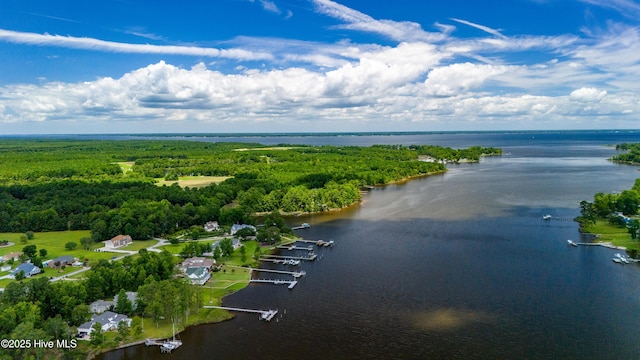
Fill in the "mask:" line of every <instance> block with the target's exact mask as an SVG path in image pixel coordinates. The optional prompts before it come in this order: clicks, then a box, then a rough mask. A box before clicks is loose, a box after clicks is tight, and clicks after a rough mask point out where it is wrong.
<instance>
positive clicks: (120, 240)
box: [104, 235, 133, 249]
mask: <svg viewBox="0 0 640 360" xmlns="http://www.w3.org/2000/svg"><path fill="white" fill-rule="evenodd" d="M131 243H133V239H131V236H129V235H118V236H116V237H114V238H113V239H111V240H107V241H105V242H104V247H106V248H109V249H115V248H119V247H123V246H127V245H129V244H131Z"/></svg>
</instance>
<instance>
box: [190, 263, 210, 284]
mask: <svg viewBox="0 0 640 360" xmlns="http://www.w3.org/2000/svg"><path fill="white" fill-rule="evenodd" d="M185 274H186V275H187V278H188V279H189V281H191V283H192V284H194V285H204V283H206V282H207V280H209V278H211V273H210V272H209V271H208V270H207V268H206V267H204V266H199V267H191V268H188V269H187V271H186V272H185Z"/></svg>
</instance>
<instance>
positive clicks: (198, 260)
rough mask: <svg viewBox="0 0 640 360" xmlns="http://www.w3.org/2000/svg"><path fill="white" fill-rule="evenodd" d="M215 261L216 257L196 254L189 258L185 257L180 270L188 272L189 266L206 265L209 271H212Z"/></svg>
mask: <svg viewBox="0 0 640 360" xmlns="http://www.w3.org/2000/svg"><path fill="white" fill-rule="evenodd" d="M215 263H216V261H215V260H214V259H207V258H203V257H199V256H195V257H191V258H188V259H184V261H183V262H182V264H180V270H181V271H182V272H186V271H187V269H189V268H195V267H205V268H206V269H207V271H211V269H212V268H213V265H215Z"/></svg>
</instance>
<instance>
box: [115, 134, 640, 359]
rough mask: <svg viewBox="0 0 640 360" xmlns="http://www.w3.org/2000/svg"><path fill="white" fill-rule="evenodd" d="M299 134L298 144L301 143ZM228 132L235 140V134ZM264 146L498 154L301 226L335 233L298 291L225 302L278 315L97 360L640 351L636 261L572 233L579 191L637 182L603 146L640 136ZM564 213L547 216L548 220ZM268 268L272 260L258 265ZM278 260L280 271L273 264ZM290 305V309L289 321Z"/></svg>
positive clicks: (344, 140) (572, 355)
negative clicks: (421, 146) (175, 346)
mask: <svg viewBox="0 0 640 360" xmlns="http://www.w3.org/2000/svg"><path fill="white" fill-rule="evenodd" d="M298 140H299V141H298ZM235 141H237V139H236V140H235ZM243 141H258V142H262V143H271V144H277V143H285V142H290V143H302V142H304V143H312V144H321V143H330V144H355V145H371V144H374V143H381V144H382V143H384V144H414V143H429V144H438V145H445V146H452V147H466V146H470V145H477V144H479V145H483V146H499V147H502V148H503V149H504V151H505V153H506V154H505V155H504V156H502V157H496V158H487V159H484V160H483V161H482V162H481V163H480V164H465V165H453V166H450V171H449V172H447V173H446V174H444V175H439V176H433V177H428V178H423V179H418V180H413V181H410V182H408V183H406V184H403V185H393V186H387V187H385V188H377V189H374V190H372V191H371V192H370V193H369V194H367V195H366V196H365V198H364V200H365V201H364V203H363V204H362V205H361V206H359V207H356V208H355V209H352V210H348V211H344V212H342V213H340V214H331V215H317V216H312V217H308V218H299V219H296V222H303V221H306V222H309V223H311V225H312V227H311V229H308V230H304V231H303V232H300V234H303V235H304V236H305V237H306V238H309V239H325V240H334V241H335V242H336V246H335V247H334V248H331V249H320V250H317V253H318V254H319V255H320V260H319V261H316V262H313V263H304V264H302V265H301V266H300V268H301V269H303V270H306V271H307V276H306V277H305V278H303V279H302V280H301V281H300V283H299V284H298V286H296V288H295V289H293V290H287V289H286V287H284V286H273V285H263V284H254V285H251V286H249V287H248V288H247V289H245V290H243V291H241V292H239V293H237V294H234V295H232V296H230V297H228V298H225V300H224V305H226V306H235V307H247V308H260V309H268V308H278V309H279V310H280V313H281V314H282V317H281V316H280V315H278V318H277V319H274V320H273V321H272V322H270V323H264V322H260V321H258V319H257V316H256V315H244V314H239V315H237V316H236V318H235V319H233V320H231V321H228V322H225V323H222V324H214V325H203V326H198V327H193V328H191V329H189V330H188V331H186V332H185V333H183V334H181V338H182V340H183V341H184V343H185V345H183V347H182V348H180V349H179V350H177V351H176V352H175V353H174V354H171V355H160V353H159V349H157V348H145V347H144V346H139V347H133V348H129V349H126V350H119V351H115V352H111V353H109V354H106V355H105V356H104V357H103V358H104V359H109V360H111V359H156V358H160V357H162V358H167V359H193V360H195V359H210V358H212V357H213V358H219V359H451V358H463V359H467V358H477V359H603V358H609V359H631V358H637V357H638V354H639V353H640V342H639V341H638V336H637V332H638V324H640V286H639V285H640V267H638V266H636V265H627V266H621V265H617V264H615V263H613V262H612V261H611V258H612V257H613V253H615V251H613V250H609V249H605V248H599V247H597V248H591V247H579V248H573V247H569V246H567V243H566V240H567V239H578V238H579V236H580V235H579V233H578V230H577V225H576V224H575V223H574V222H572V221H568V220H565V219H571V218H573V217H574V216H576V215H577V214H578V203H579V201H580V200H584V199H589V200H591V199H592V196H593V194H594V193H597V192H611V191H619V190H621V189H627V188H630V187H631V186H632V185H633V182H634V181H635V179H636V177H640V176H639V173H638V171H637V170H638V168H634V167H630V166H621V165H615V164H612V163H610V162H608V161H606V158H607V157H609V156H611V155H612V154H613V153H614V152H615V151H614V150H613V149H612V148H609V147H605V146H604V145H606V144H615V143H619V142H624V141H636V142H637V141H640V136H638V134H637V133H632V132H626V133H614V132H607V133H598V132H570V133H557V132H554V133H546V134H545V133H513V134H507V133H500V134H476V133H471V134H444V135H437V134H428V135H397V136H350V137H327V136H318V137H313V136H305V137H300V138H291V137H282V138H281V137H274V138H260V139H255V140H254V139H244V140H243ZM547 213H548V214H552V215H554V216H556V217H558V219H557V220H552V221H548V222H545V221H542V220H541V217H542V216H543V215H544V214H547ZM265 266H266V265H265ZM270 267H273V268H283V267H282V266H279V267H278V266H273V265H271V266H270ZM285 309H286V314H284V312H285Z"/></svg>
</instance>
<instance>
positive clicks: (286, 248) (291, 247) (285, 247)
mask: <svg viewBox="0 0 640 360" xmlns="http://www.w3.org/2000/svg"><path fill="white" fill-rule="evenodd" d="M278 249H282V250H289V251H293V250H304V251H312V250H313V246H307V247H300V246H295V245H289V246H287V245H282V246H278Z"/></svg>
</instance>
